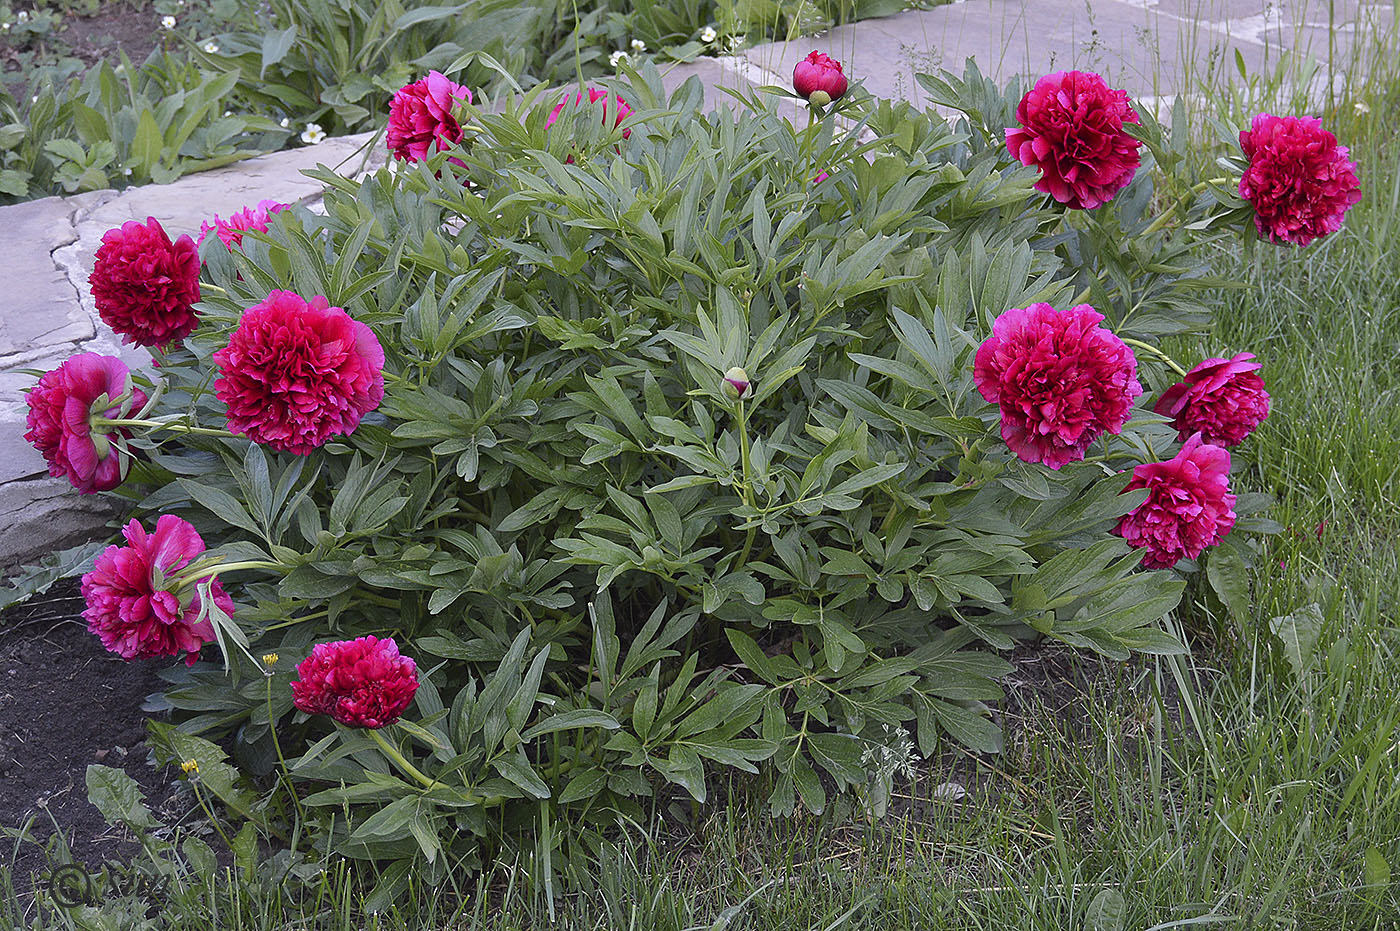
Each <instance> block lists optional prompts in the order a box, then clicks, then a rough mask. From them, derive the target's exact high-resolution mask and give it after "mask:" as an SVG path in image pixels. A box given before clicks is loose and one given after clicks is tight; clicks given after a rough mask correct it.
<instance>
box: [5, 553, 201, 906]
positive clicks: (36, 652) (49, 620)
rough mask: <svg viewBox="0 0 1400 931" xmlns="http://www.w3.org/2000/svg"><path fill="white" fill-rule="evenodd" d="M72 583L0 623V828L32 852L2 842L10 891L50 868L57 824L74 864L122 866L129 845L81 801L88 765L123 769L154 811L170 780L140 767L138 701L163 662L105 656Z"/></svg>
mask: <svg viewBox="0 0 1400 931" xmlns="http://www.w3.org/2000/svg"><path fill="white" fill-rule="evenodd" d="M82 607H83V601H82V598H81V597H80V596H79V595H78V594H77V582H76V580H72V581H65V582H63V583H60V584H59V585H57V586H55V590H54V591H53V592H50V594H48V595H47V596H44V597H43V598H39V599H35V600H34V601H32V602H30V603H28V604H25V605H20V606H18V607H15V608H13V609H11V610H9V611H7V612H5V613H4V614H0V633H3V640H0V828H7V829H16V828H21V827H24V826H26V825H27V828H28V834H29V836H30V837H31V838H32V839H33V840H34V841H37V843H31V842H26V841H20V840H18V839H16V838H15V837H14V836H12V835H10V836H4V837H0V869H8V870H11V871H12V872H11V876H12V878H13V883H14V887H15V892H17V893H19V894H21V895H23V894H25V893H27V892H29V891H30V886H31V880H30V875H31V873H34V874H41V873H43V872H44V871H45V870H46V869H48V867H49V866H50V864H49V863H48V862H47V856H46V854H45V850H44V846H45V845H48V844H50V842H51V841H52V840H53V834H54V825H55V824H57V825H58V826H59V828H60V829H61V830H62V831H63V834H64V836H65V838H66V839H67V843H68V846H69V847H70V848H71V850H72V855H73V858H74V859H75V860H78V861H81V862H84V863H87V864H89V865H92V866H97V865H100V864H101V863H102V862H103V861H105V860H107V859H108V858H112V859H118V860H120V859H124V858H129V857H130V856H131V855H132V854H133V853H134V852H135V851H136V850H137V849H138V847H137V845H136V844H135V843H134V842H133V841H132V840H131V839H130V838H129V837H126V836H124V834H125V832H124V830H123V829H120V828H112V827H110V826H109V825H108V824H107V823H106V821H105V820H104V819H103V818H102V815H101V814H100V813H99V812H98V810H97V809H96V808H94V807H93V806H92V805H91V804H90V803H89V802H88V800H87V768H88V765H89V764H90V763H102V764H104V765H107V766H115V767H120V768H121V769H124V770H126V772H128V773H129V774H130V775H131V776H132V777H133V778H134V779H135V780H136V781H137V782H138V783H139V784H140V785H141V788H142V791H144V792H145V794H146V800H147V804H148V805H149V806H150V807H151V808H152V809H153V810H156V811H159V810H160V809H161V808H162V807H163V805H164V804H165V803H167V802H169V801H171V800H172V799H173V797H174V796H175V795H176V793H177V791H178V789H179V785H180V782H179V779H178V776H179V774H178V773H175V774H174V776H175V777H176V778H172V777H171V775H170V774H168V773H167V774H162V773H160V772H157V771H156V770H155V769H154V768H153V767H152V766H151V765H150V763H148V762H147V757H148V756H149V753H148V750H147V747H146V743H145V739H146V720H147V718H148V715H147V713H146V712H143V711H142V710H141V705H142V703H143V702H144V701H145V699H146V696H147V695H149V694H150V693H152V692H155V691H157V690H158V689H159V688H160V684H161V683H160V679H159V678H158V676H157V671H158V670H159V669H160V668H162V666H163V665H164V664H165V663H168V660H145V661H137V662H130V663H129V662H126V661H124V660H122V659H121V658H119V657H117V656H114V655H112V654H110V653H108V652H107V651H106V650H105V649H104V648H103V647H102V644H101V643H100V642H99V641H98V639H97V638H96V637H94V636H93V635H92V634H90V633H88V631H87V628H86V626H85V624H84V622H83V620H82V618H81V617H80V616H79V615H80V612H81V611H82Z"/></svg>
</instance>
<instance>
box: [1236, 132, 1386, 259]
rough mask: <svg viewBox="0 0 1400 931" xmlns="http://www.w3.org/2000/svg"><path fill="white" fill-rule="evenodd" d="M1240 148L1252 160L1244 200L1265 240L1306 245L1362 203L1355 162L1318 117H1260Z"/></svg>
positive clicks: (1334, 228) (1331, 230) (1332, 229)
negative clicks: (1247, 203) (1248, 205)
mask: <svg viewBox="0 0 1400 931" xmlns="http://www.w3.org/2000/svg"><path fill="white" fill-rule="evenodd" d="M1240 148H1241V149H1243V150H1244V154H1245V157H1246V158H1247V159H1249V168H1248V169H1246V170H1245V172H1244V176H1243V177H1241V178H1240V197H1243V198H1244V199H1245V200H1247V201H1249V203H1250V205H1251V206H1253V207H1254V226H1255V228H1256V229H1257V230H1258V231H1259V236H1260V238H1262V239H1267V240H1269V241H1271V242H1275V243H1293V244H1294V245H1299V246H1306V245H1307V244H1308V243H1310V242H1312V241H1313V240H1315V239H1319V238H1321V237H1323V236H1326V235H1328V234H1329V233H1335V232H1336V231H1337V230H1338V229H1340V228H1341V226H1342V217H1343V216H1345V215H1346V212H1347V211H1348V210H1350V209H1351V207H1352V205H1354V204H1355V203H1356V202H1357V201H1359V200H1361V182H1360V180H1359V179H1358V178H1357V176H1356V164H1355V163H1354V162H1352V161H1351V160H1350V159H1349V158H1348V157H1347V154H1348V153H1347V147H1346V146H1340V145H1337V138H1336V137H1335V136H1333V135H1332V134H1331V133H1330V132H1328V131H1327V130H1325V129H1323V128H1322V121H1321V120H1319V119H1316V118H1313V117H1298V116H1273V115H1272V114H1268V113H1260V114H1257V115H1256V116H1255V117H1254V119H1253V121H1252V122H1251V124H1250V128H1249V129H1247V130H1245V131H1243V132H1241V133H1240Z"/></svg>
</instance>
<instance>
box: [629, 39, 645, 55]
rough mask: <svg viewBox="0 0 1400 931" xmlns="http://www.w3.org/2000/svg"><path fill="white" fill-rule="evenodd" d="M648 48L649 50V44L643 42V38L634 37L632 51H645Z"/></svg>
mask: <svg viewBox="0 0 1400 931" xmlns="http://www.w3.org/2000/svg"><path fill="white" fill-rule="evenodd" d="M646 50H647V44H646V43H645V42H643V41H642V40H641V39H633V40H632V51H634V52H645V51H646Z"/></svg>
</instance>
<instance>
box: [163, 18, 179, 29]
mask: <svg viewBox="0 0 1400 931" xmlns="http://www.w3.org/2000/svg"><path fill="white" fill-rule="evenodd" d="M160 24H161V25H162V26H164V27H165V28H166V29H174V28H175V17H173V16H162V17H161V18H160Z"/></svg>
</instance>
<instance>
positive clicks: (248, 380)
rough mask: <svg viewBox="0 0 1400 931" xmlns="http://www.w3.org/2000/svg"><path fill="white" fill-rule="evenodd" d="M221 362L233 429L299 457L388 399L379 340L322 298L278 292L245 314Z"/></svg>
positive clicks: (218, 387)
mask: <svg viewBox="0 0 1400 931" xmlns="http://www.w3.org/2000/svg"><path fill="white" fill-rule="evenodd" d="M214 363H215V364H216V365H217V366H218V367H219V372H220V376H219V378H218V379H217V380H216V381H215V382H214V393H215V395H216V396H217V397H218V399H219V400H220V401H222V402H223V403H224V404H225V405H226V406H227V408H228V428H229V430H231V431H233V432H235V433H242V434H244V435H245V436H247V437H248V438H249V439H251V440H252V441H253V442H255V443H259V444H261V445H263V446H267V447H269V448H271V449H276V450H282V451H285V452H291V453H295V454H297V455H299V456H304V455H306V454H308V453H310V452H311V451H312V450H314V449H317V448H319V447H321V446H324V445H325V444H326V443H327V442H328V441H329V440H330V439H331V438H332V437H334V436H341V435H344V434H349V433H353V432H355V428H356V427H357V426H358V425H359V423H360V418H361V417H363V416H364V415H365V414H368V413H369V412H370V411H372V410H374V409H375V408H376V407H378V406H379V402H380V401H382V400H383V399H384V349H383V348H382V347H381V346H380V345H379V340H378V339H377V338H376V337H375V335H374V332H373V331H372V330H370V328H369V327H367V326H365V325H364V324H363V323H361V322H359V321H358V320H354V319H352V318H351V317H350V315H349V314H347V313H346V312H345V311H344V310H343V309H342V308H340V307H332V306H330V302H329V301H327V300H326V299H325V298H324V297H322V296H320V295H317V296H316V297H313V298H312V299H311V300H310V301H308V300H306V299H305V298H303V297H301V296H300V295H298V294H296V293H295V292H292V291H273V292H272V293H271V294H269V295H268V296H267V299H266V300H265V301H263V302H262V303H261V304H257V305H255V306H253V307H251V308H249V309H248V310H247V311H245V312H244V314H243V317H242V319H241V320H240V321H239V323H238V329H237V330H236V331H234V334H233V336H232V337H231V338H230V339H229V343H228V345H227V346H225V347H224V348H223V349H220V350H219V351H218V352H215V353H214Z"/></svg>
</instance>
